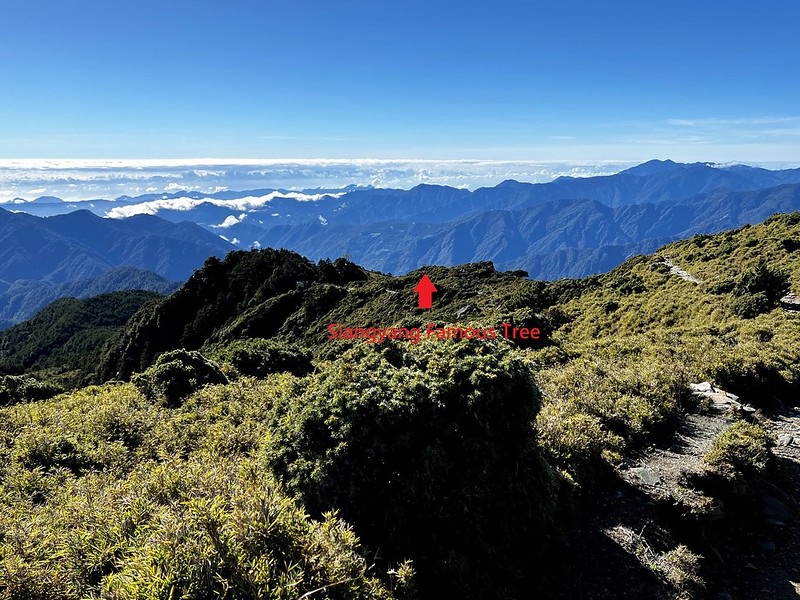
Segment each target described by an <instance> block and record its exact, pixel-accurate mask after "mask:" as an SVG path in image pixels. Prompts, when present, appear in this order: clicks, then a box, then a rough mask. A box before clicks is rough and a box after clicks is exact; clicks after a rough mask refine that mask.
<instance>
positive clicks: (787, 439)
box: [777, 433, 794, 446]
mask: <svg viewBox="0 0 800 600" xmlns="http://www.w3.org/2000/svg"><path fill="white" fill-rule="evenodd" d="M793 441H794V436H792V435H789V434H788V433H783V434H781V435H779V436H778V440H777V443H778V446H791V445H792V442H793Z"/></svg>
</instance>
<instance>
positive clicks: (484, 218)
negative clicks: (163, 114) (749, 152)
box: [0, 160, 800, 279]
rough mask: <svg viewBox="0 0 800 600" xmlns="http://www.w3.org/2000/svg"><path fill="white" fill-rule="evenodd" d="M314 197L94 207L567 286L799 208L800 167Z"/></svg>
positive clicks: (670, 166)
mask: <svg viewBox="0 0 800 600" xmlns="http://www.w3.org/2000/svg"><path fill="white" fill-rule="evenodd" d="M311 193H312V194H313V193H314V191H313V190H312V191H311ZM282 194H283V195H282ZM318 196H319V197H318ZM314 197H315V198H317V199H314V200H309V199H307V198H303V199H297V198H293V197H291V194H289V193H288V192H285V191H284V192H281V191H276V190H251V191H243V192H230V191H226V192H219V193H212V194H203V193H200V192H177V193H172V194H160V195H153V194H150V195H146V196H142V197H138V198H129V197H123V198H119V199H117V200H113V201H112V200H107V201H93V202H92V203H91V204H92V208H91V210H93V211H95V212H96V213H98V214H100V215H105V214H107V213H111V214H113V211H115V210H118V211H122V212H120V213H119V214H131V213H136V212H137V210H139V208H141V207H139V208H137V205H146V206H144V208H141V210H142V211H143V212H147V213H154V214H157V215H158V216H159V217H161V218H163V219H166V220H169V221H174V222H176V223H177V222H183V221H187V220H188V221H192V222H194V223H197V224H199V225H201V226H202V227H204V228H205V229H206V230H207V231H208V232H212V233H213V234H215V235H224V236H225V238H226V239H230V240H235V242H236V244H237V245H238V247H243V248H248V247H272V248H287V249H290V250H294V251H296V252H298V253H300V254H302V255H304V256H306V257H308V258H309V259H311V260H314V261H316V260H320V259H324V258H329V259H335V258H337V257H339V256H343V255H347V256H349V258H350V259H351V260H353V261H354V262H356V263H358V264H360V265H362V266H363V267H365V268H368V269H370V270H377V271H383V272H390V273H398V274H405V273H408V272H410V271H413V270H415V269H417V268H418V267H419V266H421V265H424V264H439V265H445V266H454V265H458V264H464V263H469V262H481V261H492V262H493V263H494V264H495V265H496V266H497V267H498V268H499V269H505V270H511V269H524V270H526V271H528V272H529V274H530V276H531V277H533V278H535V279H558V278H561V277H583V276H586V275H589V274H594V273H600V272H605V271H608V270H610V269H612V268H614V267H616V266H617V265H619V264H621V263H622V262H624V261H625V260H626V259H627V258H629V257H631V256H634V255H636V254H641V253H649V252H653V251H655V250H656V249H657V248H658V247H660V246H662V245H664V244H666V243H669V242H671V241H674V240H678V239H685V238H687V237H691V236H692V235H695V234H699V233H716V232H719V231H723V230H725V229H731V228H735V227H740V226H741V225H744V224H755V223H758V222H761V221H763V220H764V219H766V218H767V217H769V216H770V215H772V214H774V213H776V212H791V211H795V210H800V169H788V170H781V171H771V170H767V169H761V168H755V167H747V166H744V165H734V166H720V165H710V164H706V163H696V164H681V163H675V162H673V161H669V160H667V161H650V162H648V163H644V164H642V165H639V166H637V167H633V168H631V169H627V170H625V171H622V172H620V173H617V174H615V175H609V176H598V177H586V178H572V177H560V178H558V179H556V180H554V181H552V182H549V183H540V184H531V183H520V182H517V181H506V182H503V183H501V184H499V185H497V186H495V187H491V188H481V189H477V190H475V191H469V190H464V189H456V188H452V187H447V186H437V185H427V184H423V185H419V186H417V187H414V188H413V189H410V190H392V189H359V190H343V191H342V192H341V193H322V194H315V195H314ZM45 200H46V201H44V202H34V203H21V204H18V205H15V208H19V209H21V210H28V211H31V212H37V213H41V214H50V212H52V211H60V212H63V211H67V210H70V209H69V207H71V206H75V204H67V203H64V202H60V201H57V200H52V201H51V200H47V199H45ZM123 209H124V210H123ZM137 218H138V217H137ZM221 242H222V240H217V243H218V244H219V243H221ZM197 265H199V263H197ZM197 265H195V266H197ZM0 266H1V265H0ZM137 266H141V265H137ZM144 268H151V269H152V270H155V271H156V272H159V273H161V274H162V275H167V276H168V277H171V278H174V279H185V276H186V275H184V276H183V277H178V276H176V275H169V274H168V273H166V272H165V271H163V270H159V269H156V268H152V267H144ZM0 275H2V270H1V269H0Z"/></svg>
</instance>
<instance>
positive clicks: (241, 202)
mask: <svg viewBox="0 0 800 600" xmlns="http://www.w3.org/2000/svg"><path fill="white" fill-rule="evenodd" d="M342 193H343V192H338V193H332V194H304V193H302V192H270V193H269V194H265V195H263V196H246V197H244V198H236V199H235V200H217V199H214V198H188V197H186V196H182V197H180V198H161V199H159V200H150V201H147V202H141V203H138V204H129V205H127V206H117V207H115V208H112V209H111V210H110V211H108V213H107V214H106V216H107V217H112V218H115V219H120V218H124V217H132V216H133V215H155V214H158V212H160V211H162V210H191V209H193V208H196V207H197V206H200V205H201V204H206V203H208V204H213V205H215V206H222V207H225V208H232V209H234V210H242V211H249V210H253V209H255V208H263V207H264V206H265V205H267V204H269V203H270V202H272V201H273V200H274V199H275V198H292V199H293V200H301V201H306V202H312V201H314V200H320V199H321V198H323V197H325V196H333V197H339V196H341V195H342ZM246 216H247V215H245V214H241V215H239V217H238V218H237V217H234V216H232V215H231V216H229V217H227V218H226V219H225V220H224V221H223V222H222V223H220V224H219V225H217V227H232V226H233V225H236V224H237V223H240V222H241V221H242V220H243V219H244V218H245V217H246Z"/></svg>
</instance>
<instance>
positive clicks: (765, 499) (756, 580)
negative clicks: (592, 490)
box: [558, 383, 800, 600]
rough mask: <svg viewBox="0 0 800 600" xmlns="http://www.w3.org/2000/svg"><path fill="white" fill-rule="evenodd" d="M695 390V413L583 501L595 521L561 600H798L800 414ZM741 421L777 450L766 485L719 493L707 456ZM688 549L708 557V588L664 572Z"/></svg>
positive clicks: (584, 533) (587, 527) (580, 539)
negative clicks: (677, 552) (753, 425)
mask: <svg viewBox="0 0 800 600" xmlns="http://www.w3.org/2000/svg"><path fill="white" fill-rule="evenodd" d="M692 387H693V388H694V391H695V398H696V399H697V401H698V411H697V412H694V413H692V414H687V415H685V416H684V417H682V418H681V419H680V422H679V423H678V425H677V431H676V433H675V435H674V436H671V437H670V438H668V439H666V440H664V441H663V442H662V443H660V444H658V445H656V446H654V447H651V448H649V449H648V450H646V451H645V452H643V454H642V455H641V456H640V457H639V458H638V459H637V460H635V461H631V462H630V463H627V464H623V465H622V466H621V467H619V468H618V469H617V471H616V478H615V480H613V481H611V482H609V483H607V484H606V485H603V486H602V490H601V491H600V492H599V493H597V494H595V496H594V497H592V498H590V499H587V502H588V503H589V504H591V505H592V506H591V507H587V508H588V510H587V513H588V514H590V515H592V516H591V521H590V522H587V523H583V524H581V526H580V527H579V528H578V531H577V532H576V533H575V540H574V542H573V552H574V554H575V556H574V559H575V563H576V564H577V565H578V566H577V567H574V568H572V569H570V570H569V572H567V573H565V574H564V578H565V580H566V581H569V582H570V583H569V584H568V585H567V588H568V589H566V590H562V591H561V593H560V594H559V596H558V597H560V598H573V597H583V598H595V599H611V598H653V599H675V598H681V599H689V598H711V599H713V600H760V599H767V598H770V599H784V598H786V599H789V598H793V599H796V598H799V597H800V529H799V528H798V521H800V519H798V518H797V514H798V512H800V511H799V510H798V505H799V504H800V408H798V407H792V408H786V409H783V410H780V411H777V412H774V413H770V414H762V413H761V412H760V411H756V410H755V409H754V408H753V407H751V406H749V405H748V404H746V403H743V402H741V401H740V399H739V398H737V397H736V396H734V395H732V394H727V393H725V392H724V391H722V390H718V389H714V388H713V387H712V386H711V384H708V383H703V384H694V385H693V386H692ZM737 418H747V419H750V420H756V421H758V422H760V423H761V424H762V425H763V426H764V427H765V428H767V429H768V430H770V431H771V432H772V433H773V435H774V436H775V438H776V439H777V440H778V445H777V446H776V447H775V448H774V449H773V453H774V458H773V459H772V462H771V465H770V470H769V473H768V476H767V477H766V478H764V480H763V481H761V482H758V483H756V484H751V485H750V486H748V485H745V484H741V489H735V488H734V489H733V490H731V489H727V490H726V491H725V492H724V493H721V488H720V487H719V486H718V484H715V483H714V480H713V478H712V480H709V478H708V472H707V470H706V465H705V463H704V461H703V456H704V455H705V453H706V452H707V451H708V450H709V448H710V446H711V443H712V440H713V439H714V438H715V437H716V436H717V435H718V434H719V433H721V432H723V431H725V430H726V429H727V428H728V427H730V426H731V425H732V424H733V423H734V422H735V421H736V419H737ZM682 544H685V545H687V546H689V547H690V548H691V549H693V550H694V551H695V552H698V553H700V554H702V555H703V557H704V558H703V561H702V565H703V569H702V571H703V572H704V573H705V575H706V580H707V581H706V584H707V585H706V588H705V590H703V589H702V588H698V587H696V586H692V585H691V583H688V584H682V585H677V586H676V585H674V584H670V583H669V582H668V581H667V580H668V577H665V572H664V570H663V569H662V570H661V571H659V569H660V567H661V566H663V556H664V554H665V553H667V552H669V551H670V550H674V549H675V548H676V547H678V546H679V545H682Z"/></svg>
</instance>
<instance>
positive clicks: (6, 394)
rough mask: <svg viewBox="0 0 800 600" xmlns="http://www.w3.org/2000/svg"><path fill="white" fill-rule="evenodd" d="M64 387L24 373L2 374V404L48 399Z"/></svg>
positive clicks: (0, 398)
mask: <svg viewBox="0 0 800 600" xmlns="http://www.w3.org/2000/svg"><path fill="white" fill-rule="evenodd" d="M63 391H64V389H63V388H62V387H61V386H59V385H56V384H55V383H50V382H48V381H39V380H38V379H34V378H33V377H27V376H24V375H3V376H0V406H8V405H10V404H16V403H17V402H33V401H35V400H46V399H47V398H52V397H53V396H55V395H56V394H60V393H61V392H63Z"/></svg>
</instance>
